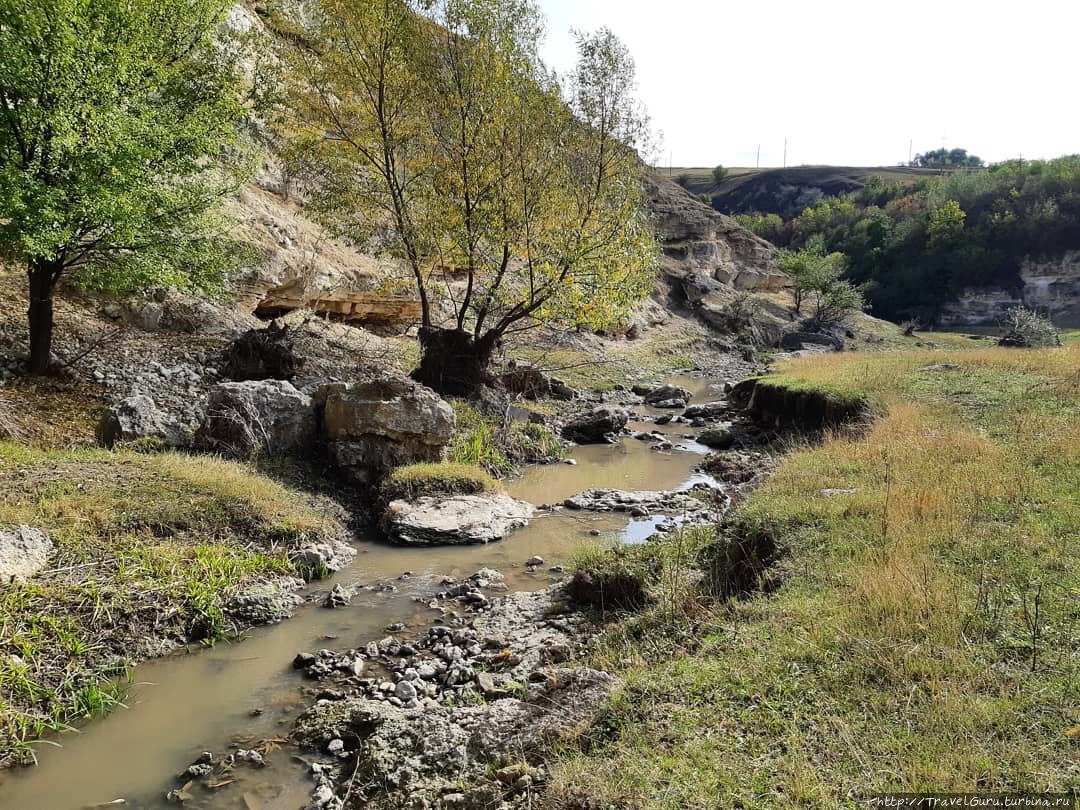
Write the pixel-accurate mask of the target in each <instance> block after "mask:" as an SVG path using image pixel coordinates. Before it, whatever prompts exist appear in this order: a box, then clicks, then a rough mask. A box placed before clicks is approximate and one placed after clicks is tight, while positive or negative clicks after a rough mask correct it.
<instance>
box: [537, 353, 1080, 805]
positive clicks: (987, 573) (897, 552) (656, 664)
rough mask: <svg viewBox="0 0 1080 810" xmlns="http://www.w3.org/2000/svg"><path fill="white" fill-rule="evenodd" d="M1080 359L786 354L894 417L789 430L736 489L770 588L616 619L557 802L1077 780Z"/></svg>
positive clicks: (679, 801)
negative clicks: (769, 573) (602, 677)
mask: <svg viewBox="0 0 1080 810" xmlns="http://www.w3.org/2000/svg"><path fill="white" fill-rule="evenodd" d="M943 362H944V363H952V364H955V366H956V368H952V369H951V370H944V371H942V370H938V371H934V370H926V367H927V366H928V365H936V364H941V363H943ZM1077 367H1080V346H1077V347H1075V348H1074V347H1071V346H1066V347H1063V348H1059V349H1037V350H1033V351H1030V352H1014V351H1009V350H1006V349H997V348H994V349H985V348H983V349H974V350H959V351H948V352H941V351H938V352H935V351H918V352H905V353H880V354H875V355H859V354H854V353H838V354H830V355H821V356H817V357H814V358H808V359H805V360H800V361H795V362H790V363H785V364H784V366H783V371H784V373H785V374H786V375H787V376H789V377H795V378H800V379H802V380H803V381H804V382H805V383H806V384H807V385H819V384H823V383H824V384H829V385H832V386H836V387H839V388H841V389H843V390H847V391H850V392H851V393H853V394H856V395H858V396H864V397H870V398H872V399H875V400H877V401H880V402H882V403H883V404H884V405H885V406H887V412H886V413H885V414H884V415H883V416H882V417H881V418H880V420H879V421H878V422H877V423H876V424H875V425H873V426H871V428H870V430H869V431H868V432H867V433H865V434H863V435H862V436H859V437H855V436H833V437H829V438H827V440H826V441H825V442H824V443H823V444H821V445H816V446H802V447H798V448H795V450H794V452H793V453H792V454H791V455H790V456H789V457H788V458H787V459H785V460H784V462H783V463H782V465H781V466H780V468H779V470H778V471H777V472H776V474H775V475H774V476H773V477H772V478H771V479H770V480H769V481H767V482H766V483H765V484H764V485H763V486H762V487H760V488H759V489H757V490H756V491H755V492H754V493H752V494H751V495H750V497H749V500H748V502H747V503H746V504H745V505H744V506H743V507H741V509H740V511H739V512H738V514H737V519H738V522H739V524H740V525H741V526H742V527H744V528H745V529H746V530H749V531H757V532H759V533H760V534H776V529H777V528H778V527H780V528H782V532H781V533H780V536H781V538H782V539H783V541H784V545H785V547H786V553H787V557H786V558H783V559H781V560H780V561H779V563H777V566H776V568H775V569H774V572H775V575H776V581H780V582H782V584H780V587H779V588H777V589H776V590H775V591H773V592H772V593H770V594H769V595H767V596H764V595H761V596H756V597H751V598H748V599H746V598H744V599H732V600H725V601H723V602H720V603H716V602H715V601H714V599H715V595H714V594H712V593H711V592H708V591H705V592H702V593H700V594H699V595H698V597H697V607H698V612H697V613H696V614H691V615H692V618H693V622H692V623H689V622H686V623H683V624H681V625H680V624H675V623H668V622H661V621H655V620H654V621H652V622H644V621H639V620H637V619H635V620H632V621H629V622H627V621H624V622H620V623H619V625H617V626H616V627H611V628H609V629H608V630H607V632H606V633H605V635H604V637H603V639H602V641H601V643H600V644H598V645H597V647H596V649H595V651H594V662H593V663H594V665H596V666H600V667H614V668H615V671H616V673H617V674H618V675H619V676H620V678H621V680H622V684H623V685H622V687H621V688H620V690H619V691H618V693H617V694H616V695H615V696H614V697H613V699H612V700H611V701H610V702H609V704H608V705H607V707H606V708H605V710H604V711H603V712H602V714H601V716H600V717H599V719H598V720H597V721H596V723H595V724H594V725H593V727H592V728H590V729H588V730H586V731H585V732H584V733H583V734H582V735H581V737H580V738H579V740H578V741H577V743H578V744H576V745H573V746H568V747H567V748H565V749H564V750H563V751H562V753H561V755H560V758H559V761H558V762H557V763H556V764H555V765H554V766H553V767H552V773H551V779H550V782H549V786H548V792H547V795H546V803H547V806H550V807H556V808H566V809H567V810H568V809H569V808H572V807H610V806H615V807H635V808H643V810H646V809H647V810H652V809H653V808H656V809H657V810H659V809H660V808H674V807H714V806H745V807H755V808H773V807H776V808H780V807H791V806H799V807H810V808H835V807H837V806H838V805H843V804H844V803H845V802H848V803H849V804H851V806H855V805H856V804H858V803H859V802H861V801H862V800H863V799H864V798H869V797H870V796H872V795H873V794H876V793H879V792H884V791H906V792H936V791H943V790H947V791H957V792H962V791H969V790H971V789H973V787H976V786H977V788H978V789H979V790H982V791H987V792H996V791H1026V790H1039V791H1064V792H1068V791H1070V790H1072V789H1073V788H1074V786H1075V781H1076V779H1075V767H1074V766H1075V759H1076V737H1077V733H1078V731H1077V718H1076V716H1075V706H1076V685H1077V683H1080V654H1078V650H1080V624H1078V622H1077V616H1076V611H1075V593H1076V589H1077V588H1078V587H1080V554H1078V553H1077V552H1078V548H1077V543H1078V540H1080V504H1078V503H1077V502H1076V499H1075V498H1071V497H1069V495H1068V493H1071V492H1074V491H1075V490H1076V488H1077V487H1078V486H1080V465H1078V463H1077V462H1078V460H1080V459H1078V455H1077V453H1078V448H1080V411H1078V409H1077V403H1078V402H1080V396H1078V395H1080V388H1078V385H1080V378H1078V377H1077V376H1076V369H1077ZM823 488H829V489H831V490H833V492H834V494H832V495H829V496H827V497H826V496H823V495H822V490H823ZM1036 613H1037V614H1038V618H1037V619H1036ZM687 624H689V625H690V628H691V630H690V632H686V631H685V630H684V628H685V627H686V625H687ZM680 630H682V631H683V632H680ZM898 718H899V721H898ZM1018 727H1019V728H1023V729H1024V734H1010V733H1003V731H1002V730H1003V729H1014V728H1018ZM870 763H873V765H872V766H871V765H870ZM852 785H856V786H857V788H856V792H855V793H850V792H849V791H851V786H852ZM845 797H850V798H845Z"/></svg>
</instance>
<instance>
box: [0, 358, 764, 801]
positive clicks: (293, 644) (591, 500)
mask: <svg viewBox="0 0 1080 810" xmlns="http://www.w3.org/2000/svg"><path fill="white" fill-rule="evenodd" d="M680 383H681V384H682V385H685V386H694V387H696V388H697V389H698V390H697V391H694V392H693V395H694V399H700V400H703V401H705V402H706V403H710V402H711V403H712V404H713V405H714V406H715V407H714V408H713V409H712V410H711V411H710V410H708V409H706V411H707V415H706V413H705V412H702V413H701V415H698V413H697V412H695V413H692V414H687V413H686V412H685V411H684V412H682V413H680V412H679V411H678V409H667V408H653V407H651V406H641V405H639V404H635V403H640V395H639V394H633V393H632V392H624V393H625V395H626V399H627V400H628V401H626V402H613V403H605V405H606V406H608V407H611V408H624V407H627V406H629V407H630V408H637V409H638V410H637V411H636V412H633V411H630V412H627V414H626V416H627V419H628V423H625V424H624V425H623V426H620V427H619V435H618V436H610V437H608V439H609V440H612V439H613V440H614V443H603V444H590V445H581V446H579V447H576V448H575V449H574V451H573V454H572V457H571V460H572V461H575V462H576V464H574V465H569V464H555V465H547V466H542V467H535V468H531V469H530V470H528V471H527V472H526V474H525V475H524V476H523V477H522V478H521V479H520V480H518V481H513V482H510V484H509V485H508V487H507V490H508V494H509V495H510V496H513V497H514V498H517V499H519V500H525V501H528V502H530V503H532V504H537V505H539V506H541V507H543V508H541V509H538V510H537V512H536V514H535V515H534V516H533V517H532V519H531V522H530V523H529V525H528V526H527V527H526V528H522V529H518V530H516V531H514V532H513V533H511V534H510V535H509V536H508V537H507V539H505V540H502V541H501V542H499V543H491V544H480V545H465V546H452V547H444V546H437V547H389V546H385V545H377V544H372V543H366V542H361V543H360V544H359V547H358V548H359V552H360V553H359V555H358V557H357V561H356V562H355V563H354V564H353V565H352V566H351V567H350V568H346V569H345V570H344V571H343V572H341V573H339V574H338V575H337V576H336V578H335V579H334V580H333V581H332V582H331V583H330V584H329V586H326V585H320V586H317V587H318V590H316V591H313V592H310V593H307V595H306V598H305V601H306V602H307V604H305V605H302V606H300V608H299V610H298V615H297V617H296V618H295V619H293V620H292V621H290V622H286V623H284V624H282V625H279V626H277V628H275V629H274V630H272V631H269V630H260V631H256V632H255V633H254V634H253V638H252V639H250V640H249V641H247V642H245V643H244V644H241V645H219V646H218V647H216V648H214V650H213V651H206V652H203V653H200V654H197V655H190V656H186V657H184V658H181V659H175V658H174V659H169V660H163V661H158V662H154V663H152V664H149V665H144V666H143V667H140V668H139V669H138V670H136V672H135V680H136V686H135V687H133V688H132V690H131V692H130V693H129V698H128V704H129V705H130V706H132V707H133V709H132V710H131V711H124V710H120V711H118V712H116V713H115V714H113V715H111V716H110V717H108V718H105V719H104V720H101V721H98V722H95V723H94V724H92V725H91V726H90V727H88V728H87V729H86V731H85V733H84V734H83V735H80V737H79V738H72V739H70V740H69V739H63V740H62V742H63V743H64V746H65V747H64V749H62V750H56V751H54V750H52V749H47V750H45V749H43V750H42V752H41V758H42V761H43V766H44V767H43V768H42V769H40V770H38V771H36V772H34V771H29V772H24V773H19V774H10V775H8V776H5V777H0V808H15V807H20V808H22V807H27V806H42V807H46V806H47V807H50V808H54V810H68V808H71V809H72V810H74V808H76V807H80V808H81V807H84V806H86V805H88V804H96V803H98V802H109V801H112V800H114V799H118V798H123V799H124V800H125V801H126V804H127V806H133V807H140V808H164V807H168V806H174V805H173V802H175V801H181V802H182V803H184V804H185V805H186V806H189V807H197V808H224V807H234V806H235V807H242V808H245V810H248V809H249V808H252V809H253V808H263V807H265V808H270V807H275V808H277V807H301V806H305V805H306V806H309V807H312V808H324V807H331V808H333V807H341V806H344V805H346V804H347V805H348V806H353V805H355V806H364V805H365V803H370V804H371V805H372V806H385V807H438V806H446V807H455V806H457V807H472V806H476V807H498V806H500V803H501V804H503V805H504V806H507V807H512V806H516V805H522V806H526V805H527V804H528V801H529V797H531V796H533V795H535V792H536V791H537V790H538V789H540V787H541V786H542V784H543V781H544V779H545V778H546V773H545V771H544V768H543V751H544V750H545V747H546V746H547V745H548V744H549V743H550V741H551V740H553V739H554V738H556V737H558V736H560V735H561V734H563V733H565V732H566V731H567V730H568V729H570V728H571V727H573V726H574V725H575V724H577V723H579V722H582V721H584V720H587V719H588V717H590V716H591V713H592V712H594V711H595V710H596V709H597V707H599V706H600V705H601V704H602V703H603V700H604V699H605V697H606V696H607V695H608V694H609V693H610V691H611V689H612V688H614V686H615V682H614V679H612V678H611V677H610V676H608V675H606V674H605V673H600V672H594V671H591V670H589V669H587V668H583V667H582V657H583V655H582V654H583V650H584V645H586V644H587V642H588V640H589V638H590V637H591V635H592V632H593V628H592V626H591V625H590V624H589V620H588V617H587V614H585V613H582V612H579V611H578V610H577V609H575V608H574V607H573V605H572V604H571V603H570V601H569V600H568V599H567V598H566V597H565V595H564V593H563V591H562V590H561V584H560V583H559V582H558V581H557V580H559V579H560V578H562V577H564V574H563V572H562V571H560V565H559V564H560V563H563V562H564V561H565V560H566V559H567V558H568V557H569V555H570V554H571V553H572V551H573V549H574V548H575V547H577V546H578V545H580V544H581V543H582V542H588V541H590V539H593V538H595V537H597V536H606V537H610V538H621V541H622V542H627V541H629V542H637V541H641V540H644V539H645V537H646V536H648V535H651V534H654V533H656V532H662V531H665V530H670V529H671V528H674V526H675V525H677V524H678V523H680V522H684V521H691V522H692V521H706V520H712V519H715V517H716V515H717V514H718V513H719V512H721V511H723V509H725V508H727V505H728V503H729V500H730V498H731V497H737V496H738V490H739V488H740V487H742V486H747V485H752V483H753V481H754V479H755V476H756V475H758V473H757V472H756V471H757V470H760V469H761V468H762V460H761V459H760V458H758V457H756V456H753V455H750V454H747V453H737V452H736V453H728V454H726V456H725V457H726V458H727V461H726V462H725V465H722V466H723V470H722V476H721V477H723V478H724V479H730V483H725V482H724V481H721V482H720V485H719V486H718V485H717V483H716V481H715V480H713V479H711V478H710V477H708V476H707V475H704V474H701V473H695V472H694V469H695V467H698V466H699V465H700V464H701V463H702V461H703V455H702V453H703V452H704V448H701V447H700V445H698V444H696V442H695V437H696V436H698V435H700V434H699V431H700V430H701V428H702V427H709V426H713V427H715V426H716V425H718V424H727V423H728V422H732V421H734V422H735V424H734V425H733V427H734V428H735V430H736V433H739V431H743V430H745V433H740V434H739V435H740V436H741V437H742V438H740V439H739V440H740V441H743V440H744V439H745V441H746V443H748V444H749V443H752V441H753V438H754V434H753V431H752V429H750V428H749V427H748V426H740V425H739V424H738V419H737V418H734V415H733V414H732V413H730V412H729V411H728V410H727V409H726V408H721V407H720V404H718V403H722V399H721V398H720V397H719V395H718V394H716V392H715V391H709V389H708V387H707V384H706V382H705V381H704V380H700V379H698V380H683V381H680ZM687 393H688V394H689V393H691V392H689V391H688V392H687ZM702 393H704V394H705V396H701V394H702ZM619 396H620V394H619V393H618V392H617V393H616V394H615V395H614V397H613V398H617V397H619ZM659 402H663V400H660V401H659ZM658 404H659V403H658ZM699 410H700V405H699ZM645 437H659V438H658V439H656V440H655V441H654V440H650V439H649V438H645ZM736 482H742V483H736ZM695 484H696V485H697V488H696V489H695V488H694V486H695ZM628 524H629V527H628ZM635 527H637V528H636V529H635ZM635 531H636V532H637V533H635ZM545 559H546V560H547V562H546V563H545V562H544V560H545ZM526 563H529V564H526ZM484 569H488V570H486V571H485V570H484ZM403 571H404V572H407V573H406V574H402V573H401V572H403ZM358 578H359V581H358ZM327 587H330V588H331V590H330V592H329V593H328V592H327ZM335 594H336V595H335ZM323 603H325V604H329V605H337V607H335V609H333V610H328V609H322V608H320V607H318V605H319V604H323ZM146 682H152V683H153V684H154V685H152V686H148V685H147V683H146ZM297 718H299V719H297ZM297 744H299V745H300V746H301V752H300V753H299V756H297V754H296V749H295V748H294V747H293V746H294V745H297ZM204 752H205V753H209V754H210V758H209V760H208V761H205V762H200V760H201V759H203V754H204ZM252 752H254V753H252ZM256 755H258V756H256ZM203 766H210V767H209V768H206V767H203ZM192 767H194V768H195V770H194V771H192V770H191V768H192ZM58 771H63V772H65V773H66V774H67V775H69V776H70V777H71V778H73V779H74V780H76V782H77V783H78V785H79V789H78V791H77V792H76V791H71V790H69V789H67V788H65V787H63V786H62V785H61V784H59V783H57V781H56V780H55V779H51V778H48V776H47V775H48V774H53V773H56V772H58ZM174 774H178V778H176V779H175V781H174V779H173V776H172V775H174ZM167 797H171V798H167Z"/></svg>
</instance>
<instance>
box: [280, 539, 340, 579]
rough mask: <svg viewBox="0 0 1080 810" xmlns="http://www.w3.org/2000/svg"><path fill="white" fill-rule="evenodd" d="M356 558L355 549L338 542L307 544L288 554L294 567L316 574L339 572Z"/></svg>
mask: <svg viewBox="0 0 1080 810" xmlns="http://www.w3.org/2000/svg"><path fill="white" fill-rule="evenodd" d="M355 556H356V549H355V548H353V547H352V546H350V545H349V544H348V543H344V542H342V541H340V540H329V541H326V542H322V543H309V544H308V545H304V546H301V547H300V548H298V549H295V550H293V551H290V552H289V559H290V560H291V561H292V562H293V563H294V564H296V565H298V566H300V567H303V568H308V569H310V570H312V571H314V572H316V573H322V572H323V571H327V572H331V573H333V572H335V571H340V570H341V569H342V568H344V567H345V566H346V565H348V564H349V563H350V562H352V559H353V557H355Z"/></svg>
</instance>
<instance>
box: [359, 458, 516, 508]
mask: <svg viewBox="0 0 1080 810" xmlns="http://www.w3.org/2000/svg"><path fill="white" fill-rule="evenodd" d="M495 488H496V485H495V480H494V479H493V478H492V477H491V476H490V475H488V473H487V472H485V471H484V470H482V469H481V468H479V467H473V466H470V465H468V464H408V465H406V466H404V467H398V468H397V469H396V470H394V471H393V472H392V473H390V475H388V476H387V477H386V478H385V479H384V480H383V482H382V484H381V486H380V494H381V496H382V498H383V500H385V501H394V500H399V499H403V500H407V501H412V500H416V499H417V498H421V497H425V496H439V495H443V496H451V495H476V494H478V493H481V492H489V491H491V490H493V489H495Z"/></svg>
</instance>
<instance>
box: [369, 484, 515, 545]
mask: <svg viewBox="0 0 1080 810" xmlns="http://www.w3.org/2000/svg"><path fill="white" fill-rule="evenodd" d="M533 511H534V510H533V507H532V504H529V503H526V502H525V501H519V500H517V499H515V498H511V497H510V496H509V495H506V494H504V493H501V492H482V493H479V494H476V495H454V496H450V497H439V498H435V497H422V498H417V499H416V500H415V501H404V500H396V501H391V502H390V503H389V505H388V506H387V508H386V512H385V513H384V515H383V530H384V531H385V532H386V534H387V535H388V536H389V537H390V539H391V540H393V541H394V542H397V543H402V544H404V545H412V546H431V545H464V544H476V543H490V542H492V541H493V540H501V539H502V538H504V537H505V536H506V535H507V534H509V533H510V532H511V531H513V530H514V529H518V528H521V527H522V526H525V525H526V524H527V523H528V522H529V518H531V517H532V514H533Z"/></svg>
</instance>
